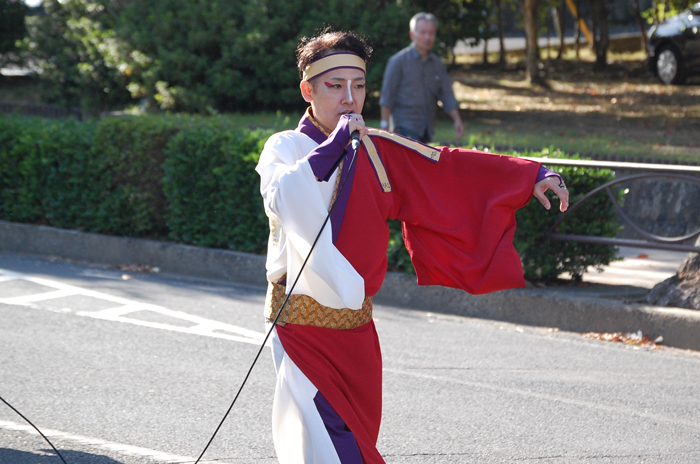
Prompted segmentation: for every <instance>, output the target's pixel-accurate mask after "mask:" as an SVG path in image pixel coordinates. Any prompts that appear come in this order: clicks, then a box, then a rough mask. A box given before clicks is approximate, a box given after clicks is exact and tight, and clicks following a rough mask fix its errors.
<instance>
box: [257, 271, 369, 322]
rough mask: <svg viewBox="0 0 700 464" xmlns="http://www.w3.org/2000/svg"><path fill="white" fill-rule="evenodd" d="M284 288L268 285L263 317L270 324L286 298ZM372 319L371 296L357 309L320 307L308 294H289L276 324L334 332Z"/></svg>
mask: <svg viewBox="0 0 700 464" xmlns="http://www.w3.org/2000/svg"><path fill="white" fill-rule="evenodd" d="M285 290H286V285H280V284H277V283H273V282H268V286H267V296H266V297H265V318H266V319H267V320H268V321H270V322H272V321H274V320H275V317H276V316H277V311H278V310H279V308H280V306H282V303H283V302H284V299H285V298H286V297H287V295H286V293H285ZM371 320H372V297H371V296H368V297H365V300H364V301H363V302H362V308H361V309H358V310H354V309H350V308H343V309H335V308H330V307H328V306H323V305H322V304H321V303H319V302H318V301H316V300H314V299H313V298H311V297H310V296H308V295H291V296H290V297H289V301H288V302H287V305H286V306H285V307H284V310H283V312H282V315H281V316H280V318H279V319H278V320H277V324H279V325H282V326H284V325H285V324H299V325H313V326H316V327H325V328H327V329H335V330H349V329H356V328H358V327H361V326H363V325H365V324H367V323H368V322H369V321H371Z"/></svg>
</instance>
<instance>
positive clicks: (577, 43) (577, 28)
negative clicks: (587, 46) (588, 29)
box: [575, 0, 581, 59]
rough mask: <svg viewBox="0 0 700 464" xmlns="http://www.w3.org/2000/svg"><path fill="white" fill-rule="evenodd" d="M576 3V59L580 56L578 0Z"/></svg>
mask: <svg viewBox="0 0 700 464" xmlns="http://www.w3.org/2000/svg"><path fill="white" fill-rule="evenodd" d="M575 5H576V12H577V14H576V59H578V58H579V57H580V56H581V13H579V11H581V9H580V5H579V4H578V0H576V2H575Z"/></svg>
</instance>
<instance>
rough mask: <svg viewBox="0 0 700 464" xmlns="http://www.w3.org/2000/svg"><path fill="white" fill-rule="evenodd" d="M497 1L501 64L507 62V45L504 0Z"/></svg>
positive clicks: (499, 60) (499, 57)
mask: <svg viewBox="0 0 700 464" xmlns="http://www.w3.org/2000/svg"><path fill="white" fill-rule="evenodd" d="M494 1H495V3H496V17H497V22H498V46H499V53H498V62H499V63H500V64H501V65H504V64H506V47H505V45H504V43H503V7H502V5H501V1H502V0H494Z"/></svg>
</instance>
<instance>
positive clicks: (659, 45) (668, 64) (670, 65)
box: [647, 3, 700, 84]
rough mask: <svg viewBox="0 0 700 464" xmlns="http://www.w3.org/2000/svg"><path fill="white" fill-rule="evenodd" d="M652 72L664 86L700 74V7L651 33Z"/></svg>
mask: <svg viewBox="0 0 700 464" xmlns="http://www.w3.org/2000/svg"><path fill="white" fill-rule="evenodd" d="M648 36H649V40H648V41H647V43H648V48H649V50H648V51H649V69H650V70H651V71H652V72H653V73H654V74H656V75H657V76H658V77H659V79H660V80H661V82H663V83H664V84H682V83H683V81H685V78H686V77H688V76H689V75H691V74H697V73H700V3H696V4H695V5H693V6H692V7H691V8H690V9H688V10H685V11H684V12H683V13H681V14H679V15H676V16H674V17H672V18H669V19H667V20H666V21H664V22H662V23H660V24H658V25H656V26H652V28H651V29H649V33H648Z"/></svg>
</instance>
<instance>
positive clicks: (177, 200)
mask: <svg viewBox="0 0 700 464" xmlns="http://www.w3.org/2000/svg"><path fill="white" fill-rule="evenodd" d="M270 134H271V132H269V131H260V130H256V131H241V130H234V131H230V130H229V131H226V130H220V129H216V128H212V127H206V128H199V129H193V130H187V131H182V132H180V133H179V134H178V135H177V136H176V137H175V138H174V139H173V140H172V142H171V143H170V145H169V147H168V158H167V160H166V161H165V165H164V170H165V178H164V180H163V184H164V191H165V194H166V196H167V198H168V211H167V214H166V217H167V225H168V227H169V229H170V235H169V237H170V238H171V239H172V240H175V241H178V242H184V243H191V244H193V245H200V246H206V247H215V248H229V249H232V250H239V251H247V252H253V253H264V252H265V250H266V246H267V236H268V227H267V216H265V211H264V209H263V206H262V198H261V197H260V178H259V177H258V174H257V172H255V165H256V164H257V162H258V159H259V157H260V152H261V151H262V148H263V144H264V142H265V141H266V140H267V138H268V137H269V135H270Z"/></svg>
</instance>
